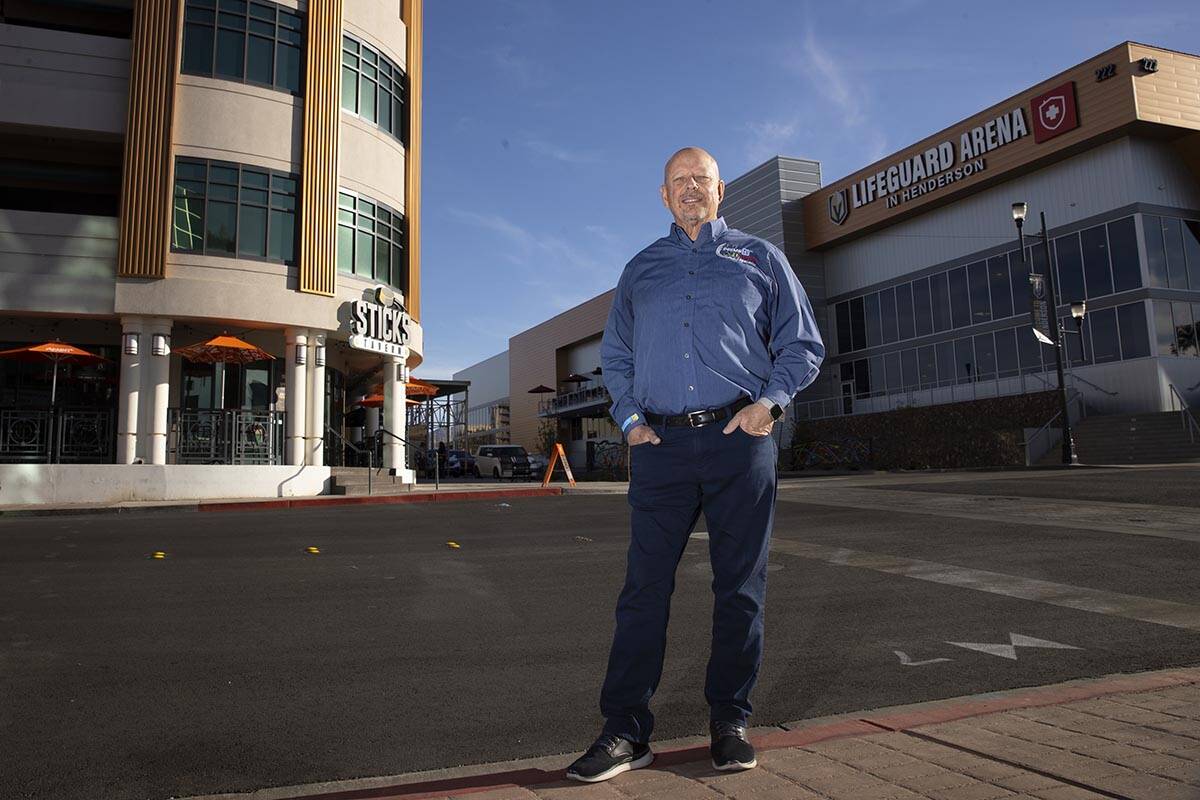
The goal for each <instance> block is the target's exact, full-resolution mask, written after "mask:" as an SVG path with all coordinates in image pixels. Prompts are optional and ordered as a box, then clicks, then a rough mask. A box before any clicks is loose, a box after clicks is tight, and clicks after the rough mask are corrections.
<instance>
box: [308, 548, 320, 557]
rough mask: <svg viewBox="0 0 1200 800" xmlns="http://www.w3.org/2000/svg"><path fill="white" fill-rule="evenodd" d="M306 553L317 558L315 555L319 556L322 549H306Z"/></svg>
mask: <svg viewBox="0 0 1200 800" xmlns="http://www.w3.org/2000/svg"><path fill="white" fill-rule="evenodd" d="M304 552H306V553H308V554H309V555H313V556H315V555H317V554H318V553H320V552H321V548H319V547H306V548H304Z"/></svg>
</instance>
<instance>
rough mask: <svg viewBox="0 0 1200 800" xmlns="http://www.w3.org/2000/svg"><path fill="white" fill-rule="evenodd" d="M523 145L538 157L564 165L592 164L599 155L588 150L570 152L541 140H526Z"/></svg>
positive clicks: (596, 160)
mask: <svg viewBox="0 0 1200 800" xmlns="http://www.w3.org/2000/svg"><path fill="white" fill-rule="evenodd" d="M524 145H525V146H526V147H527V148H529V149H530V150H532V151H533V152H534V153H536V154H537V155H539V156H544V157H546V158H550V159H553V160H555V161H561V162H563V163H564V164H594V163H596V162H598V161H599V160H600V154H599V153H596V152H593V151H590V150H571V149H568V148H566V147H561V146H559V145H556V144H553V143H551V142H547V141H545V140H542V139H526V140H525V142H524Z"/></svg>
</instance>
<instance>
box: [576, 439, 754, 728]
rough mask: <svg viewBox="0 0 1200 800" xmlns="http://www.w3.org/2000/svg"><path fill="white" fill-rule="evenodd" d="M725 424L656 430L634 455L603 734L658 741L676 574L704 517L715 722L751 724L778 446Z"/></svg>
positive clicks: (709, 688)
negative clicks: (654, 703)
mask: <svg viewBox="0 0 1200 800" xmlns="http://www.w3.org/2000/svg"><path fill="white" fill-rule="evenodd" d="M728 423H729V420H728V419H725V420H723V421H720V422H714V423H711V424H709V425H705V426H702V427H699V428H689V427H666V426H664V425H656V426H653V427H654V430H655V432H656V433H657V434H658V435H659V437H660V438H661V439H662V441H661V442H660V443H659V444H657V445H655V444H651V443H650V442H646V443H644V444H639V445H635V446H634V447H631V448H630V456H629V457H630V460H631V464H630V469H631V480H630V484H629V505H630V507H631V509H632V526H631V527H632V533H631V536H630V542H629V556H628V563H627V567H626V576H625V586H624V588H623V589H622V590H621V596H620V598H619V599H618V601H617V614H616V616H617V625H616V632H615V633H614V635H613V644H612V650H611V652H610V654H609V658H608V671H607V674H606V675H605V678H604V688H603V689H602V690H601V692H600V713H601V714H603V715H604V717H605V724H604V730H605V732H608V733H615V734H617V735H619V736H622V737H624V738H627V739H630V740H631V741H635V742H646V741H649V740H650V734H651V732H652V730H653V728H654V715H653V714H651V713H650V698H651V696H653V694H654V691H655V689H657V688H658V682H659V679H660V678H661V677H662V667H663V655H664V651H665V649H666V636H667V620H668V618H669V616H670V610H671V594H672V592H673V591H674V589H675V568H676V566H677V565H678V564H679V559H680V557H681V556H682V555H683V550H684V548H685V547H686V546H687V542H688V537H689V536H690V535H691V533H692V529H693V527H694V526H695V524H696V521H697V519H699V517H700V512H701V511H703V512H704V517H705V521H706V523H707V525H708V553H709V559H710V561H711V563H712V571H713V582H712V591H713V627H712V651H711V655H710V657H709V661H708V673H707V677H706V680H705V685H704V696H705V699H707V700H708V705H709V715H710V718H711V719H713V720H725V721H731V722H738V723H741V724H745V722H746V718H747V717H748V716H749V715H750V712H751V706H750V691H751V690H752V689H753V688H754V683H755V681H756V680H757V678H758V668H759V664H760V663H761V661H762V650H763V603H764V601H765V599H766V589H767V554H768V548H769V546H770V540H771V526H772V523H773V521H774V515H775V495H776V491H777V488H778V482H777V477H776V472H775V465H776V461H777V460H778V445H776V444H775V440H774V438H773V437H771V436H751V435H750V434H748V433H746V432H744V431H742V430H741V429H738V430H735V431H733V432H732V433H730V434H725V433H723V432H722V431H723V429H724V427H725V426H726V425H727V424H728Z"/></svg>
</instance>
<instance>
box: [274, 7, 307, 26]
mask: <svg viewBox="0 0 1200 800" xmlns="http://www.w3.org/2000/svg"><path fill="white" fill-rule="evenodd" d="M279 24H280V25H282V26H283V27H285V28H291V29H292V30H294V31H298V30H301V29H302V28H303V26H304V21H303V20H301V19H300V15H299V14H293V13H292V12H290V11H284V10H283V9H282V8H281V9H279Z"/></svg>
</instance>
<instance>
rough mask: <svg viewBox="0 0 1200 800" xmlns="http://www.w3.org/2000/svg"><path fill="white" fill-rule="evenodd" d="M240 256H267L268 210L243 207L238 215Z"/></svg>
mask: <svg viewBox="0 0 1200 800" xmlns="http://www.w3.org/2000/svg"><path fill="white" fill-rule="evenodd" d="M238 255H243V256H257V257H259V258H265V257H266V255H267V210H266V209H265V208H258V207H256V206H242V207H241V209H240V211H239V213H238Z"/></svg>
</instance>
